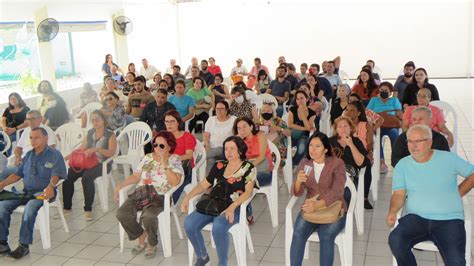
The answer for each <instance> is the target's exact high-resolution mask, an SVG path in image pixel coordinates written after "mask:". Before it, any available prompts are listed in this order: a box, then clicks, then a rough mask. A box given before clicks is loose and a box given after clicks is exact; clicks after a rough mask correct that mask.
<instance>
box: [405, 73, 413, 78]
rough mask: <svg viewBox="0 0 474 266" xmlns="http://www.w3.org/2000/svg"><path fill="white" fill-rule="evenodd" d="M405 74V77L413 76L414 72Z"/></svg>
mask: <svg viewBox="0 0 474 266" xmlns="http://www.w3.org/2000/svg"><path fill="white" fill-rule="evenodd" d="M403 75H404V76H405V78H411V77H413V74H412V73H404V74H403Z"/></svg>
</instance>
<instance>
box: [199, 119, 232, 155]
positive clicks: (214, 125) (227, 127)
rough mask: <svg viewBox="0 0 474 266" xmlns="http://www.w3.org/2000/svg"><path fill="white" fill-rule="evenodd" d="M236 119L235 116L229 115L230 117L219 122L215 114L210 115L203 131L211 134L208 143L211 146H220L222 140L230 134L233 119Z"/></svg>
mask: <svg viewBox="0 0 474 266" xmlns="http://www.w3.org/2000/svg"><path fill="white" fill-rule="evenodd" d="M235 119H237V117H235V116H230V118H229V119H228V120H227V121H225V122H220V121H219V120H217V116H211V117H209V119H208V120H207V122H206V126H205V128H206V129H205V132H207V133H209V134H210V135H211V137H210V139H209V143H210V144H211V149H212V148H218V147H222V144H224V140H225V139H226V138H228V137H230V136H232V135H234V134H233V133H232V126H233V125H234V121H235Z"/></svg>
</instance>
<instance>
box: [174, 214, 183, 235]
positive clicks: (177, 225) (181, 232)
mask: <svg viewBox="0 0 474 266" xmlns="http://www.w3.org/2000/svg"><path fill="white" fill-rule="evenodd" d="M173 218H174V223H175V224H176V230H177V231H178V237H179V239H184V236H183V230H181V224H180V223H179V219H178V214H177V213H176V209H175V210H174V211H173Z"/></svg>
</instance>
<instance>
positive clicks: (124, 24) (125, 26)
mask: <svg viewBox="0 0 474 266" xmlns="http://www.w3.org/2000/svg"><path fill="white" fill-rule="evenodd" d="M113 24H114V31H115V32H116V33H117V34H119V35H122V36H126V35H129V34H130V33H131V32H132V31H133V22H132V20H131V19H129V18H128V17H126V16H118V17H116V18H115V19H114V23H113Z"/></svg>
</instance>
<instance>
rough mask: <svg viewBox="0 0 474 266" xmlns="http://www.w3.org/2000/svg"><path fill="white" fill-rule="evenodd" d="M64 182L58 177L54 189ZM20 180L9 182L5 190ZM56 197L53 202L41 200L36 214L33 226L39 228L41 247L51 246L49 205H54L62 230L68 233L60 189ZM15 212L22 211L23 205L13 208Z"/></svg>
mask: <svg viewBox="0 0 474 266" xmlns="http://www.w3.org/2000/svg"><path fill="white" fill-rule="evenodd" d="M63 182H64V179H59V181H58V183H57V184H56V189H57V188H58V187H59V185H61V184H62V183H63ZM20 183H21V181H18V182H16V183H13V184H10V185H9V186H7V187H5V189H6V190H9V189H10V188H11V187H13V186H17V185H18V184H20ZM20 185H22V184H20ZM57 191H58V192H57V194H56V199H55V200H54V201H53V202H51V203H50V202H49V201H48V200H43V206H42V207H41V208H40V209H39V210H38V215H37V216H36V222H35V228H37V229H39V230H40V235H41V244H42V245H43V249H49V248H51V228H50V225H49V207H56V208H58V213H59V216H60V218H61V222H62V223H63V227H64V231H66V233H69V227H68V226H67V223H66V219H65V218H64V213H63V204H62V202H61V199H60V196H59V194H60V190H59V189H57ZM15 212H17V213H24V212H25V206H19V207H18V208H16V209H15Z"/></svg>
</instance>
